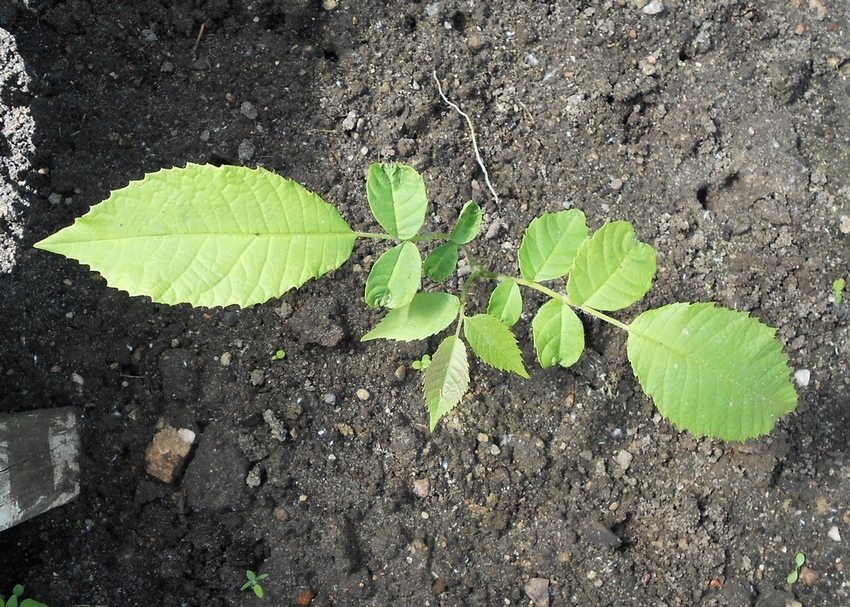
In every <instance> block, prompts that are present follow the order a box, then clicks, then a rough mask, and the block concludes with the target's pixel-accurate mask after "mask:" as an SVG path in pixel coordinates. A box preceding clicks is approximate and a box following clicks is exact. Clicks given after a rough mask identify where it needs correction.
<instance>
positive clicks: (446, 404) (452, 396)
mask: <svg viewBox="0 0 850 607" xmlns="http://www.w3.org/2000/svg"><path fill="white" fill-rule="evenodd" d="M423 382H424V385H425V403H426V404H427V405H428V412H429V413H430V416H431V422H430V427H431V431H432V432H433V431H434V428H436V427H437V422H439V421H440V419H441V418H442V417H443V416H444V415H445V414H446V413H448V412H449V411H451V410H452V409H453V408H454V407H455V405H457V404H458V403H459V402H460V399H461V398H463V395H464V394H466V391H467V389H468V388H469V362H468V361H467V358H466V345H464V343H463V340H462V339H461V338H459V337H458V336H457V335H449V336H448V337H446V338H445V339H444V340H443V341H442V343H441V344H440V346H439V347H438V348H437V351H436V352H435V353H434V356H433V357H432V358H431V364H430V365H428V368H427V369H425V377H424V379H423Z"/></svg>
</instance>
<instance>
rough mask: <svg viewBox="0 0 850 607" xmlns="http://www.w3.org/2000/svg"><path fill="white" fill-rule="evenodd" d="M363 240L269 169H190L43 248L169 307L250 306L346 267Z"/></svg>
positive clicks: (121, 199)
mask: <svg viewBox="0 0 850 607" xmlns="http://www.w3.org/2000/svg"><path fill="white" fill-rule="evenodd" d="M355 238H356V236H355V234H354V232H352V230H351V228H350V227H349V226H348V224H347V223H346V222H345V220H344V219H343V218H342V217H341V216H340V215H339V213H338V212H337V211H336V209H334V208H333V207H332V206H330V205H329V204H327V203H326V202H324V201H323V200H322V199H321V198H319V197H318V196H317V195H316V194H313V193H312V192H309V191H307V190H306V189H304V188H303V187H302V186H300V185H298V184H297V183H295V182H294V181H291V180H289V179H284V178H283V177H279V176H278V175H275V174H274V173H270V172H269V171H266V170H265V169H261V168H258V169H249V168H245V167H235V166H221V167H216V166H212V165H198V164H189V165H187V166H186V168H175V169H166V170H162V171H158V172H156V173H151V174H149V175H146V176H145V177H144V179H142V180H141V181H134V182H132V183H130V184H129V185H128V186H127V187H125V188H122V189H119V190H116V191H114V192H112V194H110V196H109V198H107V199H106V200H105V201H104V202H102V203H100V204H98V205H95V206H94V207H92V209H91V210H90V211H89V212H88V213H86V214H85V215H84V216H82V217H80V218H79V219H77V220H76V221H75V222H74V224H73V225H71V226H69V227H67V228H65V229H63V230H61V231H59V232H57V233H56V234H53V235H52V236H49V237H47V238H45V239H44V240H42V241H41V242H39V243H37V244H36V245H35V246H36V247H37V248H39V249H44V250H46V251H52V252H54V253H59V254H61V255H64V256H66V257H70V258H72V259H76V260H78V261H79V262H80V263H83V264H86V265H88V266H90V267H91V269H92V270H94V271H96V272H100V273H101V274H102V275H103V276H104V277H105V278H106V280H107V281H108V282H109V284H110V285H111V286H113V287H115V288H117V289H121V290H123V291H126V292H128V293H129V294H130V295H147V296H149V297H150V298H151V299H153V300H154V301H157V302H160V303H166V304H178V303H183V302H187V303H190V304H192V305H195V306H207V307H214V306H227V305H231V304H237V305H239V306H242V307H247V306H250V305H253V304H256V303H262V302H264V301H266V300H268V299H271V298H273V297H279V296H280V295H282V294H283V293H285V292H286V291H288V290H289V289H293V288H296V287H299V286H301V285H302V284H304V283H305V282H306V281H307V280H309V279H311V278H317V277H319V276H321V275H323V274H325V273H327V272H329V271H330V270H333V269H336V268H338V267H339V266H341V265H342V264H343V263H344V262H345V261H346V260H347V259H348V258H349V256H350V255H351V251H352V248H353V246H354V240H355Z"/></svg>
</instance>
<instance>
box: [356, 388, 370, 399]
mask: <svg viewBox="0 0 850 607" xmlns="http://www.w3.org/2000/svg"><path fill="white" fill-rule="evenodd" d="M370 396H372V395H371V394H369V390H367V389H366V388H360V389H359V390H358V391H357V398H359V399H360V400H369V397H370Z"/></svg>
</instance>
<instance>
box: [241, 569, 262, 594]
mask: <svg viewBox="0 0 850 607" xmlns="http://www.w3.org/2000/svg"><path fill="white" fill-rule="evenodd" d="M245 577H246V578H248V581H247V582H245V583H244V584H242V587H241V588H240V589H239V590H248V589H249V588H250V589H251V590H252V591H253V592H254V594H255V595H256V596H257V598H258V599H261V598H263V597H264V596H265V592H264V591H263V587H262V586H260V582H261V581H262V580H264V579H266V578H267V577H269V574H268V573H261V574H260V575H257V574H256V573H254V572H253V571H251V570H250V569H249V570H248V571H246V572H245Z"/></svg>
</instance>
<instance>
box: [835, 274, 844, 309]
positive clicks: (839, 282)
mask: <svg viewBox="0 0 850 607" xmlns="http://www.w3.org/2000/svg"><path fill="white" fill-rule="evenodd" d="M845 285H846V283H845V282H844V279H843V278H836V279H835V280H834V281H832V303H834V304H835V305H836V306H840V305H841V302H843V301H844V287H845Z"/></svg>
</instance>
